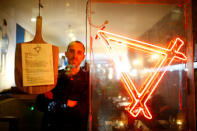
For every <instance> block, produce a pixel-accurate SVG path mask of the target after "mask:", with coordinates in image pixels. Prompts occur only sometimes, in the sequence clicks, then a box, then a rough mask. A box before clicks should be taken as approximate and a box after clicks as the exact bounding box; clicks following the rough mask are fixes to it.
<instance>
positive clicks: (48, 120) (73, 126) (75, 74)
mask: <svg viewBox="0 0 197 131" xmlns="http://www.w3.org/2000/svg"><path fill="white" fill-rule="evenodd" d="M84 52H85V48H84V45H83V44H82V43H81V42H80V41H74V42H71V43H70V44H69V45H68V48H67V51H66V52H65V56H66V57H67V60H68V65H67V67H66V69H64V70H60V71H59V75H58V82H57V85H56V87H55V88H54V89H53V90H52V91H50V92H47V93H45V94H44V95H43V94H42V95H39V96H38V97H37V100H36V105H37V108H38V110H40V111H43V112H45V114H44V118H43V126H42V130H47V131H49V130H52V131H63V130H64V131H65V130H66V131H75V130H76V131H86V130H87V124H88V112H89V110H88V109H89V97H88V96H89V89H88V85H89V74H88V73H87V72H84V71H83V70H82V69H81V68H80V64H81V62H82V61H83V59H84V57H85V55H84Z"/></svg>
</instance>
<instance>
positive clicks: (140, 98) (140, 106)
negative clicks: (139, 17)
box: [97, 30, 187, 119]
mask: <svg viewBox="0 0 197 131" xmlns="http://www.w3.org/2000/svg"><path fill="white" fill-rule="evenodd" d="M97 34H98V36H99V37H100V38H102V40H104V43H106V44H107V49H108V51H109V53H110V54H113V55H115V54H116V53H115V52H114V51H113V48H112V47H111V43H110V41H116V44H119V45H121V46H127V47H129V48H135V49H140V50H142V51H145V52H150V53H154V54H155V53H156V54H160V55H162V56H164V58H163V60H162V61H161V63H159V64H157V65H156V67H155V68H156V70H155V72H154V74H153V75H150V76H148V78H147V79H146V81H145V83H144V85H145V86H144V87H143V88H142V90H141V91H138V89H137V88H136V86H135V85H134V83H133V81H132V80H131V79H130V78H129V76H128V74H127V73H126V72H124V71H122V72H121V81H122V83H123V85H124V87H125V89H126V91H127V92H128V94H129V96H130V98H131V99H132V102H131V103H130V105H129V106H128V111H129V113H130V114H131V115H132V116H133V117H137V116H138V115H139V113H140V112H142V114H143V115H144V116H145V117H146V118H148V119H152V115H151V113H150V111H149V109H148V107H147V106H146V102H147V101H148V99H149V98H150V96H151V95H152V94H153V92H154V91H155V89H156V88H157V86H158V84H159V82H160V81H161V79H162V78H163V76H164V74H165V72H166V71H167V68H164V70H163V71H161V68H162V67H164V66H167V67H168V66H169V65H170V64H171V63H172V62H173V60H174V59H177V60H182V61H186V60H187V57H186V56H185V55H184V54H183V53H181V52H179V50H180V49H181V47H182V46H183V45H184V42H183V41H182V40H181V39H180V38H176V39H175V41H174V43H173V44H172V45H170V46H169V47H168V49H166V48H162V47H159V46H156V45H153V44H149V43H145V42H142V41H138V40H134V39H130V38H127V37H123V36H120V35H117V34H113V33H110V32H106V31H103V30H99V31H98V32H97ZM112 59H113V61H114V62H115V64H119V65H120V64H121V62H120V61H119V59H117V57H116V56H112Z"/></svg>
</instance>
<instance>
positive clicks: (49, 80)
mask: <svg viewBox="0 0 197 131" xmlns="http://www.w3.org/2000/svg"><path fill="white" fill-rule="evenodd" d="M21 53H22V72H23V86H39V85H52V84H54V70H53V55H52V45H51V44H22V46H21Z"/></svg>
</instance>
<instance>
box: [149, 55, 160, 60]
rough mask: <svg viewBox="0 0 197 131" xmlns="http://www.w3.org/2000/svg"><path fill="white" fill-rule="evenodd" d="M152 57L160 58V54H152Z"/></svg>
mask: <svg viewBox="0 0 197 131" xmlns="http://www.w3.org/2000/svg"><path fill="white" fill-rule="evenodd" d="M151 58H152V59H153V60H155V59H159V55H158V54H153V55H152V56H151Z"/></svg>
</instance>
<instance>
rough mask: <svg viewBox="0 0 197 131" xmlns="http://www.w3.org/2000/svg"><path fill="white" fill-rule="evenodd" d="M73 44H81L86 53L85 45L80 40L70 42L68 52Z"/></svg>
mask: <svg viewBox="0 0 197 131" xmlns="http://www.w3.org/2000/svg"><path fill="white" fill-rule="evenodd" d="M72 43H79V44H81V45H82V46H83V49H84V52H85V46H84V44H83V43H82V42H81V41H78V40H76V41H72V42H70V43H69V44H68V47H67V51H68V49H69V47H70V45H71V44H72Z"/></svg>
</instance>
